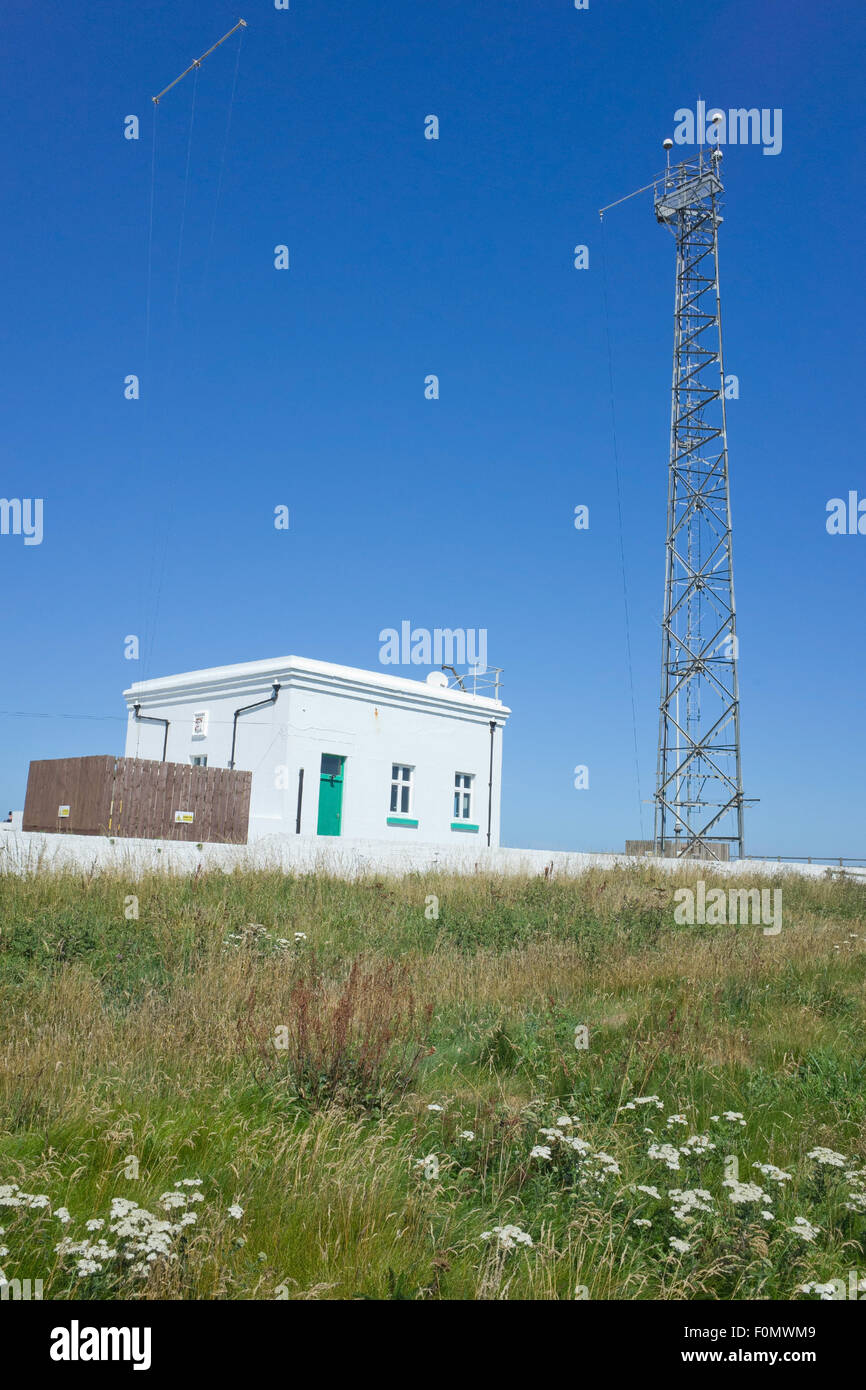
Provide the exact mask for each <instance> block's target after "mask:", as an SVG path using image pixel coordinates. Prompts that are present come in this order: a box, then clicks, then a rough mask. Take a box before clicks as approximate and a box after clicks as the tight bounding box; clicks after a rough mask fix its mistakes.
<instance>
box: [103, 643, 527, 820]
mask: <svg viewBox="0 0 866 1390" xmlns="http://www.w3.org/2000/svg"><path fill="white" fill-rule="evenodd" d="M274 680H278V681H279V682H280V684H281V689H280V691H279V693H278V695H277V699H276V701H275V702H274V703H272V704H267V705H265V706H264V707H263V708H261V709H256V710H251V711H250V712H249V713H248V714H242V715H241V716H240V717H239V719H238V725H237V741H236V748H235V767H237V768H243V769H248V770H249V771H251V772H252V793H251V800H250V839H255V838H258V837H260V836H262V835H268V834H274V833H289V834H294V833H295V826H296V817H297V804H298V780H299V776H298V775H299V772H300V770H301V769H302V768H303V771H304V787H303V799H302V809H301V836H304V837H306V836H316V833H317V824H318V799H319V777H320V767H321V758H322V754H323V753H332V754H337V755H339V756H342V757H344V758H345V759H346V762H345V766H344V782H343V814H342V828H341V836H340V838H347V839H364V840H381V841H384V842H390V843H394V844H401V843H406V842H408V843H411V842H413V841H414V842H417V843H426V844H442V845H451V844H454V843H458V844H459V843H461V842H469V843H474V844H476V845H483V846H485V847H486V845H487V828H488V809H490V822H491V824H490V843H491V846H496V845H498V844H499V827H500V789H501V777H502V738H503V730H504V725H505V722H506V720H507V718H508V716H509V714H510V711H509V710H508V709H507V708H506V707H505V706H504V705H503V704H502V703H501V702H500V701H497V700H489V699H485V698H482V697H480V696H474V695H470V694H464V693H463V692H460V691H454V690H447V689H445V690H443V689H438V688H435V687H432V686H428V685H427V684H426V683H424V682H420V681H411V680H404V679H401V678H399V677H394V676H387V675H384V674H380V673H377V672H365V671H355V670H352V669H351V668H348V667H338V666H331V665H327V664H326V663H323V662H311V661H305V660H303V659H302V658H296V657H289V658H285V659H283V660H282V661H277V662H255V663H249V664H247V665H244V666H235V667H221V668H216V669H214V670H213V671H201V672H191V673H189V674H188V675H186V676H175V677H169V678H166V679H165V680H158V681H145V682H140V683H139V684H137V685H134V686H132V687H131V689H130V690H128V691H125V692H124V695H125V698H126V701H127V705H128V706H129V708H130V715H129V723H128V727H127V738H126V755H127V757H139V758H155V759H158V758H161V756H162V747H163V738H164V729H163V727H162V726H161V725H159V724H151V723H148V722H145V721H144V720H136V719H135V717H134V714H133V711H132V706H133V704H134V702H135V701H136V700H139V701H140V702H141V714H142V715H146V716H158V717H160V718H167V719H168V720H169V721H170V723H169V732H168V744H167V753H166V756H167V759H168V761H169V762H180V763H188V762H189V761H190V757H191V756H192V755H194V754H199V755H201V754H206V755H207V759H208V766H209V767H227V766H228V765H229V759H230V756H231V741H232V722H233V714H234V711H235V710H236V709H238V708H239V707H240V706H242V705H247V704H252V703H254V702H255V701H257V700H262V699H267V697H268V696H269V694H270V693H271V688H272V683H273V681H274ZM200 711H206V712H207V716H208V718H207V734H206V736H204V737H196V736H194V734H193V717H194V715H195V714H196V713H198V712H200ZM491 720H493V721H495V723H496V729H495V732H494V736H493V782H492V796H491V793H490V788H489V783H490V746H491V736H490V722H491ZM394 763H402V764H408V765H409V766H412V767H413V768H414V779H413V793H414V796H413V806H412V809H411V811H410V812H409V817H410V818H411V819H412V820H417V822H418V825H417V827H407V826H404V825H399V826H396V825H388V823H387V822H388V817H389V815H390V809H389V807H390V790H391V769H392V765H393V764H394ZM457 772H463V773H470V774H472V776H473V778H474V782H473V806H472V817H471V822H470V823H471V824H473V825H476V826H477V827H478V829H477V830H475V831H470V830H464V829H460V830H452V828H451V827H452V822H453V814H452V813H453V801H454V776H455V773H457ZM321 838H322V840H324V839H326V838H330V837H321Z"/></svg>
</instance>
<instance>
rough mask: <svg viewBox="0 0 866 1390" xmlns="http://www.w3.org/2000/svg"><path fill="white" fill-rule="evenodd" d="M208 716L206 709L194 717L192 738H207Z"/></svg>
mask: <svg viewBox="0 0 866 1390" xmlns="http://www.w3.org/2000/svg"><path fill="white" fill-rule="evenodd" d="M207 716H208V712H207V710H206V709H202V710H199V711H198V713H197V714H194V715H193V717H192V736H193V738H207Z"/></svg>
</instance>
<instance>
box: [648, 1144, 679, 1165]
mask: <svg viewBox="0 0 866 1390" xmlns="http://www.w3.org/2000/svg"><path fill="white" fill-rule="evenodd" d="M647 1154H648V1155H649V1157H650V1158H657V1159H660V1160H661V1161H662V1162H663V1163H666V1164H667V1166H668V1168H670V1169H671V1171H675V1170H676V1169H677V1168H679V1166H680V1155H679V1152H678V1150H677V1149H675V1148H674V1147H673V1145H672V1144H650V1146H649V1148H648V1149H647Z"/></svg>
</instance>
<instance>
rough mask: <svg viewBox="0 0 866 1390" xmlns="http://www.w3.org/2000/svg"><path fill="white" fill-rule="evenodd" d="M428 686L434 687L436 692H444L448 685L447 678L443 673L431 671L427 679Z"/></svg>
mask: <svg viewBox="0 0 866 1390" xmlns="http://www.w3.org/2000/svg"><path fill="white" fill-rule="evenodd" d="M427 684H428V685H435V686H436V688H437V690H444V689H445V687H446V686H447V684H448V677H447V676H446V674H445V672H444V671H431V672H430V674H429V676H428V677H427Z"/></svg>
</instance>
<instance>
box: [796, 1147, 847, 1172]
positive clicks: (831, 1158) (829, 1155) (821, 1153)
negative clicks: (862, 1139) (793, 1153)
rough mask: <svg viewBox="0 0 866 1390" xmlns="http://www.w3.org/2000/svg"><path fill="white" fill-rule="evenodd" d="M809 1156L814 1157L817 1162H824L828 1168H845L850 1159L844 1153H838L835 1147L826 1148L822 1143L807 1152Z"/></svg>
mask: <svg viewBox="0 0 866 1390" xmlns="http://www.w3.org/2000/svg"><path fill="white" fill-rule="evenodd" d="M806 1157H807V1158H813V1159H814V1160H815V1162H816V1163H822V1164H824V1166H825V1167H828V1168H844V1167H845V1164H846V1163H847V1162H848V1159H847V1158H846V1157H845V1155H844V1154H837V1153H835V1152H834V1150H833V1149H825V1148H822V1147H821V1146H820V1145H819V1146H818V1148H816V1149H812V1150H811V1151H810V1152H809V1153H807V1154H806Z"/></svg>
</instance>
